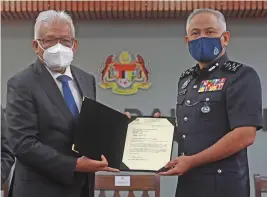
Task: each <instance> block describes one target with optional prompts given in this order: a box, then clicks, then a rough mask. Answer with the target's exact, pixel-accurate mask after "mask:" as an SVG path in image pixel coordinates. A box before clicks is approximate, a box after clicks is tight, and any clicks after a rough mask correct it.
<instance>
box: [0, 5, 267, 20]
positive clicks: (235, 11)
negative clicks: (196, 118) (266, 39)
mask: <svg viewBox="0 0 267 197" xmlns="http://www.w3.org/2000/svg"><path fill="white" fill-rule="evenodd" d="M204 7H208V8H213V9H217V10H220V11H222V12H223V13H224V14H225V16H226V17H235V18H248V17H250V18H255V17H267V1H266V0H265V1H264V0H260V1H257V0H254V1H238V0H233V1H230V0H225V1H206V0H201V1H200V0H195V1H189V0H188V1H185V0H182V1H174V0H172V1H169V0H165V1H163V0H162V1H159V0H158V1H134V0H125V1H122V0H121V1H104V0H102V1H55V0H50V1H8V0H2V1H1V16H2V20H18V19H27V20H30V19H35V18H36V16H37V15H38V13H39V12H41V11H43V10H48V9H55V10H65V11H68V13H70V14H71V15H72V17H73V18H74V19H75V20H96V19H124V18H127V19H153V18H155V19H159V18H161V19H172V18H182V17H186V16H187V15H188V14H189V13H190V12H191V11H192V10H193V9H196V8H204Z"/></svg>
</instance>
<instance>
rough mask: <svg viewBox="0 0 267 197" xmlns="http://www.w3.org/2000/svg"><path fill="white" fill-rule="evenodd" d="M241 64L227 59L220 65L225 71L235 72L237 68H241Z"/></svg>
mask: <svg viewBox="0 0 267 197" xmlns="http://www.w3.org/2000/svg"><path fill="white" fill-rule="evenodd" d="M242 66H243V64H241V63H238V62H233V61H228V62H226V63H224V65H223V66H222V68H223V69H224V70H226V71H229V72H234V73H235V72H236V71H237V70H238V69H239V68H241V67H242Z"/></svg>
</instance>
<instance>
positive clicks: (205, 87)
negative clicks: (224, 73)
mask: <svg viewBox="0 0 267 197" xmlns="http://www.w3.org/2000/svg"><path fill="white" fill-rule="evenodd" d="M225 82H226V78H221V79H209V80H203V81H202V82H201V85H200V87H199V89H198V92H213V91H220V90H222V89H223V86H224V84H225Z"/></svg>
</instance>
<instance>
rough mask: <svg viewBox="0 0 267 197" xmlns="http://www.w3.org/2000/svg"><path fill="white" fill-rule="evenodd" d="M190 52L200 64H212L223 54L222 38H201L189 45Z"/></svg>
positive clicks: (190, 42)
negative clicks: (211, 62)
mask: <svg viewBox="0 0 267 197" xmlns="http://www.w3.org/2000/svg"><path fill="white" fill-rule="evenodd" d="M188 45H189V52H190V53H191V55H192V57H193V58H194V59H195V60H196V61H198V62H210V61H213V60H215V59H216V58H217V57H218V56H219V55H220V54H221V52H222V50H223V48H222V45H221V37H219V38H218V37H217V38H209V37H201V38H198V39H196V40H191V41H189V43H188Z"/></svg>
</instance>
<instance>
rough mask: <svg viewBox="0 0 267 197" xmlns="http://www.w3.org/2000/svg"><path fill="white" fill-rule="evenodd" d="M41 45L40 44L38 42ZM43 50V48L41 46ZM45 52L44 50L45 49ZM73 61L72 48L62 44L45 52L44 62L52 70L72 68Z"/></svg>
mask: <svg viewBox="0 0 267 197" xmlns="http://www.w3.org/2000/svg"><path fill="white" fill-rule="evenodd" d="M38 44H39V42H38ZM39 46H40V47H41V48H42V49H43V47H42V46H41V45H40V44H39ZM43 50H44V49H43ZM72 60H73V51H72V48H69V47H66V46H64V45H62V44H60V43H58V44H56V45H54V46H52V47H49V48H47V49H46V50H44V54H43V61H44V63H45V64H46V66H47V67H48V68H50V69H51V70H61V69H65V68H67V67H68V66H70V64H71V62H72Z"/></svg>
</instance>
